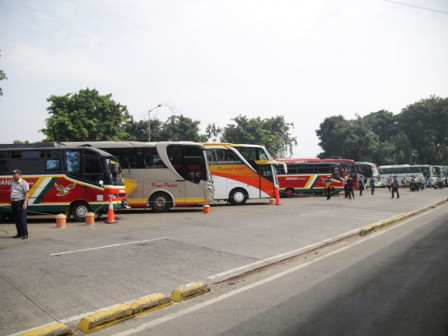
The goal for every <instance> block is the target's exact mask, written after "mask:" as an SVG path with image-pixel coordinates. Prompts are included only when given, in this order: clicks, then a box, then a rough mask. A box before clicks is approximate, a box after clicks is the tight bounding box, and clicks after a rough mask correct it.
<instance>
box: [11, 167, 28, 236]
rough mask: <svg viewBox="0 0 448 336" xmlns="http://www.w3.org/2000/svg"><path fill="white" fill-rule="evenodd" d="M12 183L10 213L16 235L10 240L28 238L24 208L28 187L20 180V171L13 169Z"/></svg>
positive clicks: (25, 206) (26, 204)
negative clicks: (14, 224)
mask: <svg viewBox="0 0 448 336" xmlns="http://www.w3.org/2000/svg"><path fill="white" fill-rule="evenodd" d="M12 174H13V181H12V182H11V211H12V215H13V217H14V222H15V223H16V229H17V234H16V235H15V236H13V237H12V238H22V239H27V238H28V224H27V221H26V208H27V207H28V198H29V191H30V186H29V184H28V183H27V182H26V181H25V180H24V179H22V171H21V170H20V169H14V170H13V171H12Z"/></svg>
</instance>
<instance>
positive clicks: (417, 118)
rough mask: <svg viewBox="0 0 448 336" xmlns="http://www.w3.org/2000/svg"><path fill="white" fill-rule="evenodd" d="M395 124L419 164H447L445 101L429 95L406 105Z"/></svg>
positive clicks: (446, 107)
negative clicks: (404, 136) (405, 138)
mask: <svg viewBox="0 0 448 336" xmlns="http://www.w3.org/2000/svg"><path fill="white" fill-rule="evenodd" d="M398 125H399V127H400V129H401V131H402V132H404V133H405V134H406V135H407V137H408V139H409V141H410V142H411V145H412V149H413V152H414V156H413V157H414V158H415V159H418V162H419V163H427V164H447V163H448V153H447V148H448V132H447V129H448V98H445V99H443V98H440V97H436V96H431V97H429V98H428V99H421V100H420V101H418V102H416V103H414V104H411V105H408V106H407V107H406V108H404V109H403V110H402V112H401V113H400V114H399V116H398Z"/></svg>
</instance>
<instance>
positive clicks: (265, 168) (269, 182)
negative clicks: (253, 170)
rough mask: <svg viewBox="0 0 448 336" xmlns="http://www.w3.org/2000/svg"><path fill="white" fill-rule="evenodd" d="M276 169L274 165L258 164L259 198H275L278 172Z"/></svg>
mask: <svg viewBox="0 0 448 336" xmlns="http://www.w3.org/2000/svg"><path fill="white" fill-rule="evenodd" d="M274 169H275V167H274V165H272V164H258V180H259V184H258V195H257V197H258V198H262V197H266V195H264V194H268V195H269V196H270V197H275V190H274V187H275V185H276V178H275V177H276V172H275V171H274Z"/></svg>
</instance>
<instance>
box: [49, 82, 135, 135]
mask: <svg viewBox="0 0 448 336" xmlns="http://www.w3.org/2000/svg"><path fill="white" fill-rule="evenodd" d="M111 97H112V95H111V94H108V95H99V93H98V91H97V90H90V89H89V88H87V89H85V90H80V91H79V93H75V94H70V93H69V94H66V95H65V96H51V97H50V98H48V99H47V101H48V102H50V103H51V105H50V107H48V108H47V111H48V113H49V114H50V115H51V116H50V117H49V118H47V119H46V126H47V128H44V129H42V130H41V132H42V133H43V134H45V135H46V137H47V138H46V140H47V141H103V140H111V141H113V140H122V139H124V138H125V137H126V136H127V134H126V131H125V126H126V124H127V123H129V122H130V121H131V120H132V118H131V116H130V115H129V113H128V111H127V108H126V106H124V105H120V104H119V103H116V102H115V101H113V100H112V99H111Z"/></svg>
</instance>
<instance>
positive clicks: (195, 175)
mask: <svg viewBox="0 0 448 336" xmlns="http://www.w3.org/2000/svg"><path fill="white" fill-rule="evenodd" d="M167 154H168V157H169V160H170V163H171V165H172V166H173V168H174V169H175V170H176V172H177V174H179V175H180V176H181V178H176V180H175V181H174V185H173V186H172V187H173V189H172V190H174V189H175V190H176V193H175V194H174V192H173V195H174V196H175V198H176V200H175V201H176V205H188V204H191V203H199V202H205V197H204V195H205V189H204V188H205V183H204V180H205V179H206V167H205V158H204V152H203V151H202V149H201V148H200V147H198V146H177V145H169V146H168V148H167Z"/></svg>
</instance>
